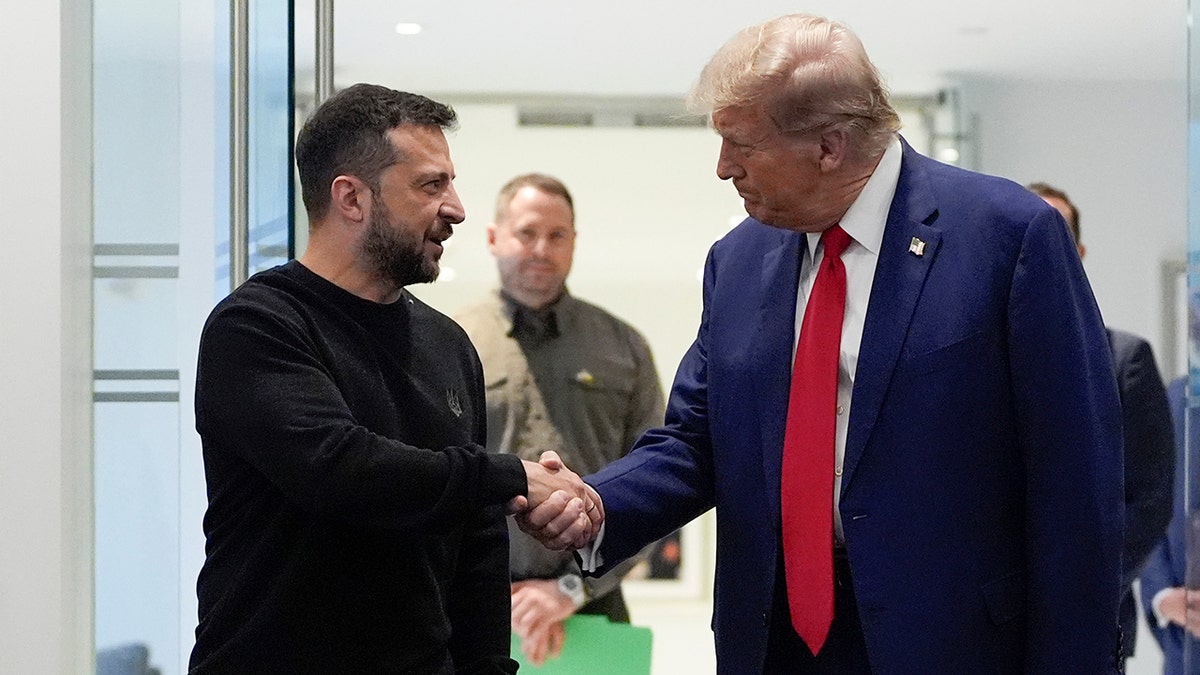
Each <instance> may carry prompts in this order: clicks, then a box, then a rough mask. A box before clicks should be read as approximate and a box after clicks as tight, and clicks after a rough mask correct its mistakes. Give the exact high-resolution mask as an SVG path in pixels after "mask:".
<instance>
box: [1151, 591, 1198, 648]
mask: <svg viewBox="0 0 1200 675" xmlns="http://www.w3.org/2000/svg"><path fill="white" fill-rule="evenodd" d="M1158 611H1159V613H1160V614H1162V615H1163V616H1165V617H1167V620H1169V621H1170V622H1171V623H1173V624H1175V625H1177V626H1182V627H1183V628H1185V629H1186V630H1187V632H1189V633H1191V634H1192V635H1193V636H1194V637H1197V638H1200V591H1189V590H1187V589H1185V588H1182V587H1175V588H1171V589H1168V590H1167V592H1166V593H1165V594H1163V597H1162V600H1160V601H1159V603H1158Z"/></svg>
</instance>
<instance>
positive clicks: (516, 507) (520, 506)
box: [504, 495, 529, 516]
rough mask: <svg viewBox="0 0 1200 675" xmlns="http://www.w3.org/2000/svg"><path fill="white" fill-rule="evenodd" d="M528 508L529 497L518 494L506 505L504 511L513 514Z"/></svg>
mask: <svg viewBox="0 0 1200 675" xmlns="http://www.w3.org/2000/svg"><path fill="white" fill-rule="evenodd" d="M528 508H529V498H527V497H526V496H525V495H517V496H516V497H513V498H512V499H510V500H509V501H508V503H507V504H505V505H504V512H505V513H507V514H508V515H510V516H511V515H513V514H514V513H520V512H522V511H524V510H525V509H528Z"/></svg>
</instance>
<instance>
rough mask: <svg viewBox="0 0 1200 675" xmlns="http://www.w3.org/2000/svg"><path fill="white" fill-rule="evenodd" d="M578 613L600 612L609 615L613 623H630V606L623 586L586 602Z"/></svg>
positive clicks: (602, 614)
mask: <svg viewBox="0 0 1200 675" xmlns="http://www.w3.org/2000/svg"><path fill="white" fill-rule="evenodd" d="M575 613H576V614H599V615H601V616H607V617H608V620H609V621H612V622H613V623H629V608H628V607H626V606H625V595H624V594H623V593H621V587H620V586H617V588H616V590H614V591H613V592H612V593H609V594H608V595H603V596H600V597H599V598H596V599H594V600H591V601H589V602H588V603H586V604H584V606H583V607H580V608H579V611H577V612H575Z"/></svg>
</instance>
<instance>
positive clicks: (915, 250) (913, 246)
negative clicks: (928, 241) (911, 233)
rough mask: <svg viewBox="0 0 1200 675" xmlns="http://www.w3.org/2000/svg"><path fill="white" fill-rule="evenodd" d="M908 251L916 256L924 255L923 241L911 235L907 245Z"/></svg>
mask: <svg viewBox="0 0 1200 675" xmlns="http://www.w3.org/2000/svg"><path fill="white" fill-rule="evenodd" d="M908 252H909V253H911V254H913V255H915V256H918V257H920V256H923V255H925V242H923V241H921V240H920V239H917V238H916V237H913V238H912V242H910V243H909V245H908Z"/></svg>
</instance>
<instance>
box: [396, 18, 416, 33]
mask: <svg viewBox="0 0 1200 675" xmlns="http://www.w3.org/2000/svg"><path fill="white" fill-rule="evenodd" d="M420 32H421V24H419V23H406V22H403V21H402V22H400V23H398V24H396V33H397V34H399V35H416V34H417V33H420Z"/></svg>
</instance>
